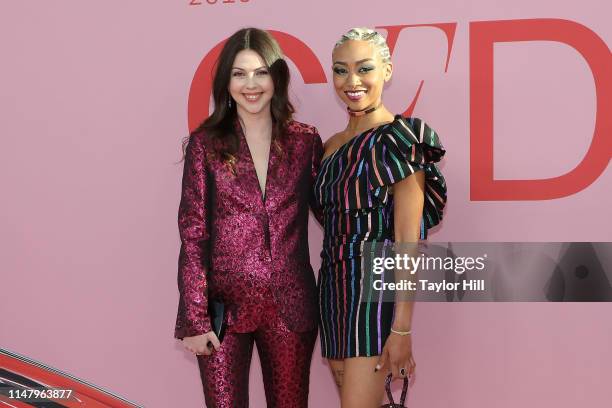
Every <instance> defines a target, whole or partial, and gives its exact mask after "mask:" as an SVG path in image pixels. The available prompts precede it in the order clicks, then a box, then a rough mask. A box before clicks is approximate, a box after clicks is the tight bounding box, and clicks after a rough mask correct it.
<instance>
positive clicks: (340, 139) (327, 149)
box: [323, 130, 346, 157]
mask: <svg viewBox="0 0 612 408" xmlns="http://www.w3.org/2000/svg"><path fill="white" fill-rule="evenodd" d="M345 138H346V131H344V130H343V131H340V132H338V133H336V134H334V135H332V136H331V137H330V138H329V139H327V140H326V141H325V143H323V151H324V153H323V157H327V156H329V155H330V154H332V153H333V152H334V151H336V150H337V149H338V148H339V147H340V146H342V145H343V144H344V143H345V141H344V139H345Z"/></svg>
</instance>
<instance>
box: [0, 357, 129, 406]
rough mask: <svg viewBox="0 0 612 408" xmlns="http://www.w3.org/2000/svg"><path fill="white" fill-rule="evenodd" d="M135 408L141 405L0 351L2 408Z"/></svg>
mask: <svg viewBox="0 0 612 408" xmlns="http://www.w3.org/2000/svg"><path fill="white" fill-rule="evenodd" d="M9 407H13V408H22V407H23V408H30V407H37V408H62V407H66V408H72V407H75V408H76V407H79V408H83V407H87V408H90V407H91V408H133V407H141V406H140V405H138V404H135V403H133V402H130V401H128V400H126V399H125V398H121V397H119V396H118V395H116V394H113V393H111V392H109V391H106V390H103V389H102V388H100V387H97V386H95V385H93V384H90V383H88V382H86V381H83V380H81V379H78V378H76V377H73V376H72V375H70V374H67V373H65V372H63V371H60V370H57V369H55V368H51V367H48V366H46V365H44V364H42V363H39V362H37V361H34V360H32V359H29V358H27V357H25V356H22V355H19V354H17V353H12V352H10V351H7V350H4V349H0V408H9Z"/></svg>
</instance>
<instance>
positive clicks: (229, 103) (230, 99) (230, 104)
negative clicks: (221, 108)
mask: <svg viewBox="0 0 612 408" xmlns="http://www.w3.org/2000/svg"><path fill="white" fill-rule="evenodd" d="M227 106H228V107H229V108H230V109H232V97H231V96H230V98H229V99H228V100H227Z"/></svg>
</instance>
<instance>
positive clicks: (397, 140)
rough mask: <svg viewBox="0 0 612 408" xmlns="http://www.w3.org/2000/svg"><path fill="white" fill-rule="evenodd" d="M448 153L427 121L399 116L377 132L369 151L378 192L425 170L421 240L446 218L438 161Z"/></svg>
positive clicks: (371, 178)
mask: <svg viewBox="0 0 612 408" xmlns="http://www.w3.org/2000/svg"><path fill="white" fill-rule="evenodd" d="M445 153H446V151H445V150H444V147H443V146H442V143H441V142H440V138H439V137H438V134H437V133H436V132H435V131H434V130H433V129H431V128H430V127H429V126H428V125H427V124H426V123H425V122H424V121H422V120H421V119H418V118H403V117H401V116H399V115H398V116H396V119H395V120H394V121H393V122H392V123H391V124H390V125H389V126H388V127H387V128H386V129H385V130H384V131H383V132H381V133H380V135H378V137H377V140H376V141H375V142H374V144H373V146H372V149H371V150H370V155H371V156H370V158H369V160H368V162H369V164H370V166H369V167H370V168H369V169H368V170H369V171H368V173H369V183H370V186H371V188H372V189H373V190H374V194H375V195H377V194H378V193H379V192H380V191H381V189H382V188H383V187H385V186H390V185H393V184H395V183H397V182H398V181H401V180H403V179H404V178H406V177H408V176H410V175H411V174H414V173H415V172H417V171H420V170H423V171H424V172H425V200H424V206H423V220H422V225H421V238H422V239H425V238H426V237H427V230H428V229H430V228H431V227H433V226H435V225H437V224H439V223H440V221H441V220H442V217H443V210H444V206H445V205H446V197H447V196H446V181H445V180H444V176H442V173H441V172H440V170H439V169H438V167H437V166H436V164H435V163H437V162H439V161H440V159H442V157H443V156H444V154H445Z"/></svg>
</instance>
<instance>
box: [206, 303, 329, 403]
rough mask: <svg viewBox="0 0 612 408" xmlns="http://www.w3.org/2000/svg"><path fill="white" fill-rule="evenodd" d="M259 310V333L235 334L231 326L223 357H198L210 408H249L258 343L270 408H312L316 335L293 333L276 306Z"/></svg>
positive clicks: (220, 352)
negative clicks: (308, 407) (254, 356)
mask: <svg viewBox="0 0 612 408" xmlns="http://www.w3.org/2000/svg"><path fill="white" fill-rule="evenodd" d="M268 299H269V298H268ZM258 306H259V307H258V309H259V310H258V312H260V313H258V316H257V317H256V319H257V320H258V325H257V328H256V329H255V331H253V332H249V333H235V332H233V331H232V330H231V326H229V327H228V329H227V333H226V334H225V337H224V338H223V341H222V342H221V348H220V349H219V350H218V351H215V352H213V354H212V355H211V356H198V363H199V366H200V376H201V378H202V385H203V388H204V396H205V400H206V406H207V408H246V407H248V406H249V371H250V366H251V356H252V353H253V343H255V344H256V345H257V352H258V354H259V359H260V360H261V368H262V372H263V373H262V374H263V382H264V389H265V392H266V401H267V406H268V408H306V407H307V406H308V385H309V379H310V362H311V358H312V352H313V349H314V344H315V341H316V337H317V329H316V328H315V329H313V330H310V331H307V332H293V331H291V330H289V329H288V328H287V326H286V325H285V323H284V322H283V320H282V319H281V318H280V316H279V314H278V307H277V306H276V305H275V304H274V302H273V301H271V300H270V301H266V302H265V303H264V304H263V305H261V304H260V305H258Z"/></svg>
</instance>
